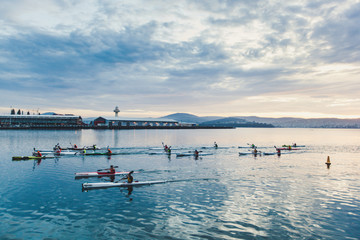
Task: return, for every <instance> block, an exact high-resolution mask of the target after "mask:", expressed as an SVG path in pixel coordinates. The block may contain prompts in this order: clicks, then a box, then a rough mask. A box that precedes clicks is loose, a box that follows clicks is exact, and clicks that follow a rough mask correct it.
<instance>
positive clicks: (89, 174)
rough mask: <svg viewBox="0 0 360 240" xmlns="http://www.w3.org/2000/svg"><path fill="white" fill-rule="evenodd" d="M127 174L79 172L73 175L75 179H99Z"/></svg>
mask: <svg viewBox="0 0 360 240" xmlns="http://www.w3.org/2000/svg"><path fill="white" fill-rule="evenodd" d="M128 173H129V172H115V173H109V172H80V173H75V177H76V178H77V177H101V176H118V175H124V174H128Z"/></svg>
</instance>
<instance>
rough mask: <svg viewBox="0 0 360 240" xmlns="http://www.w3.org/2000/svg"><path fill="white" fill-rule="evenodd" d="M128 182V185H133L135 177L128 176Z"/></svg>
mask: <svg viewBox="0 0 360 240" xmlns="http://www.w3.org/2000/svg"><path fill="white" fill-rule="evenodd" d="M127 180H128V183H132V182H133V180H134V178H133V176H131V175H128V176H127Z"/></svg>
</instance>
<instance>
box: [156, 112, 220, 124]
mask: <svg viewBox="0 0 360 240" xmlns="http://www.w3.org/2000/svg"><path fill="white" fill-rule="evenodd" d="M162 118H170V119H173V120H176V121H179V122H186V123H202V122H207V121H213V120H217V119H220V118H223V117H198V116H195V115H192V114H188V113H175V114H170V115H167V116H164V117H162Z"/></svg>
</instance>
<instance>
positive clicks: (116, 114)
mask: <svg viewBox="0 0 360 240" xmlns="http://www.w3.org/2000/svg"><path fill="white" fill-rule="evenodd" d="M119 112H120V110H119V107H118V106H116V107H115V109H114V113H115V117H118V114H119Z"/></svg>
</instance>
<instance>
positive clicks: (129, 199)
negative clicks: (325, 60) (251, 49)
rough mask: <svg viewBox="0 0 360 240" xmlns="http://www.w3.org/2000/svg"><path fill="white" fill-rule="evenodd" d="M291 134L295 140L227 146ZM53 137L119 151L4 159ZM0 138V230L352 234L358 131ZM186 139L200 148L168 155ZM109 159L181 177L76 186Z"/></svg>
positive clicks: (143, 172) (75, 234)
mask: <svg viewBox="0 0 360 240" xmlns="http://www.w3.org/2000/svg"><path fill="white" fill-rule="evenodd" d="M214 141H216V142H217V143H218V144H219V147H220V148H219V149H213V148H211V146H212V145H213V142H214ZM162 142H164V143H166V144H168V145H171V146H172V148H173V149H174V150H173V154H172V155H171V156H170V157H168V156H166V155H163V154H162V151H161V147H162ZM293 142H296V143H297V144H299V145H300V144H301V145H306V148H304V149H303V150H298V151H292V152H291V153H290V154H283V155H281V156H280V157H278V156H276V155H271V156H257V157H254V156H252V155H245V156H239V154H238V153H239V152H240V151H241V152H246V151H248V149H246V148H243V149H239V148H238V146H247V144H248V143H254V144H256V145H258V146H259V147H268V148H259V149H261V150H262V151H267V152H271V151H272V152H273V151H274V147H273V146H275V145H276V146H280V145H282V144H291V143H293ZM56 143H60V145H62V146H64V147H65V146H70V143H72V144H75V143H76V144H77V145H78V146H84V145H85V146H89V145H93V144H97V145H98V146H111V148H112V149H113V152H122V153H124V155H116V156H111V158H109V157H107V156H85V157H82V156H61V157H60V158H55V159H44V160H42V161H41V162H37V161H12V160H11V158H12V156H22V155H24V156H27V155H31V153H32V149H33V148H34V147H36V148H41V149H51V148H52V147H53V146H54V145H55V144H56ZM0 146H1V150H0V153H1V154H0V182H1V184H0V239H293V238H295V239H299V238H300V239H360V173H359V166H360V131H359V130H339V129H337V130H329V129H228V130H135V131H133V130H125V131H124V130H123V131H117V130H115V131H111V130H101V131H96V130H82V131H56V130H54V131H45V130H44V131H42V130H34V131H28V130H27V131H25V130H24V131H22V130H19V131H16V130H15V131H0ZM202 147H210V148H202ZM195 148H196V149H198V150H201V151H202V153H209V154H212V155H206V156H203V157H200V158H199V159H195V158H194V157H192V156H191V157H181V158H180V157H176V155H175V153H177V152H187V151H190V150H194V149H195ZM149 153H151V154H149ZM327 156H330V158H331V162H332V165H331V167H330V169H327V167H326V165H325V164H324V163H325V161H326V158H327ZM110 164H113V165H116V166H119V170H124V171H126V170H135V171H138V172H139V173H136V174H134V178H135V180H139V181H143V180H183V181H177V182H171V183H165V184H159V185H151V186H142V187H136V188H134V189H133V191H132V192H129V191H128V189H121V188H109V189H99V190H91V191H88V192H83V191H82V188H81V184H82V183H84V182H100V181H108V180H109V179H106V178H88V179H80V180H75V179H74V173H75V172H84V171H94V170H97V169H100V168H106V167H109V165H110ZM117 179H119V178H117Z"/></svg>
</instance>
